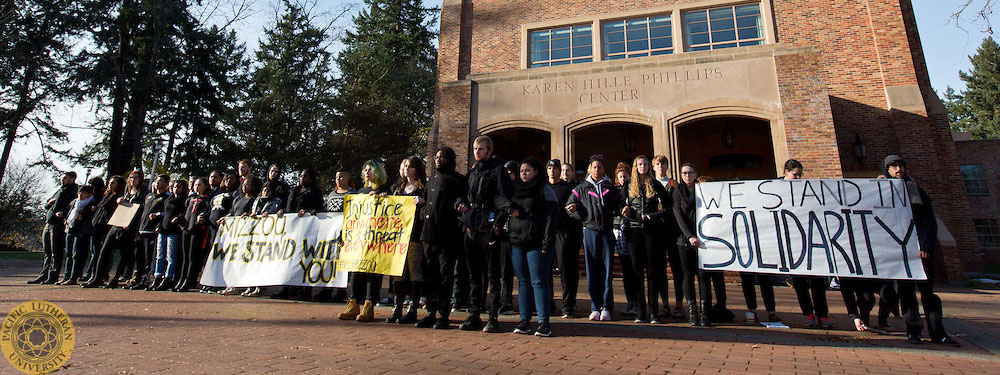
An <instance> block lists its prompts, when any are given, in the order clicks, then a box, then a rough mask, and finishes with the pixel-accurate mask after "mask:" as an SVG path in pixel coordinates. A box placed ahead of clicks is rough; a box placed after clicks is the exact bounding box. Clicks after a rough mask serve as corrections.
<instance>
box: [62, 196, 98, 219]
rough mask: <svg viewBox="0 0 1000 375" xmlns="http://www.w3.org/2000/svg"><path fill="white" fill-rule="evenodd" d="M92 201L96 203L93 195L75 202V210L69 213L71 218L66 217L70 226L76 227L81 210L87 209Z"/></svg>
mask: <svg viewBox="0 0 1000 375" xmlns="http://www.w3.org/2000/svg"><path fill="white" fill-rule="evenodd" d="M92 201H94V196H93V195H91V196H89V197H87V199H84V200H82V201H81V200H80V199H79V198H77V199H76V200H74V201H73V202H76V205H74V206H73V209H72V210H70V211H69V216H67V217H66V222H67V223H69V226H71V227H72V226H74V225H73V224H74V223H76V217H77V216H80V210H83V209H84V207H87V205H88V204H90V202H92Z"/></svg>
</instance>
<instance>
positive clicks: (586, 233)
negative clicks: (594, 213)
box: [583, 228, 615, 311]
mask: <svg viewBox="0 0 1000 375" xmlns="http://www.w3.org/2000/svg"><path fill="white" fill-rule="evenodd" d="M613 237H614V236H613V235H612V234H611V231H610V230H608V231H603V232H598V231H594V230H590V229H586V228H584V229H583V251H584V260H585V261H586V264H587V290H588V291H589V292H590V311H600V309H601V308H605V309H607V310H608V311H612V310H614V307H615V300H614V296H613V295H612V290H611V266H612V264H613V263H612V261H613V259H612V258H611V257H612V255H613V254H614V251H615V240H614V238H613Z"/></svg>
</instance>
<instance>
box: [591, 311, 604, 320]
mask: <svg viewBox="0 0 1000 375" xmlns="http://www.w3.org/2000/svg"><path fill="white" fill-rule="evenodd" d="M590 320H601V312H600V311H592V312H591V313H590Z"/></svg>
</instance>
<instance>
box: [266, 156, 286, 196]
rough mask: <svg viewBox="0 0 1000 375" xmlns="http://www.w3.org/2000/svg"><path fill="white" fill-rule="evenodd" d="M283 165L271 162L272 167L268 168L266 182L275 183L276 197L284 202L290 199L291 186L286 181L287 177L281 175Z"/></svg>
mask: <svg viewBox="0 0 1000 375" xmlns="http://www.w3.org/2000/svg"><path fill="white" fill-rule="evenodd" d="M281 172H283V171H282V170H281V167H279V166H278V165H277V164H271V167H269V168H268V169H267V181H266V182H264V184H265V185H266V184H273V185H272V186H273V187H274V197H275V198H278V199H281V201H282V202H287V201H288V195H289V194H290V193H291V190H292V188H291V186H289V185H288V183H287V182H285V179H284V178H282V177H281Z"/></svg>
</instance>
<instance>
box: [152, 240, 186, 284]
mask: <svg viewBox="0 0 1000 375" xmlns="http://www.w3.org/2000/svg"><path fill="white" fill-rule="evenodd" d="M180 251H181V235H179V234H157V235H156V270H155V271H154V273H153V276H155V277H160V276H163V277H166V278H168V279H172V278H174V274H175V271H174V270H175V269H176V268H177V253H178V252H180Z"/></svg>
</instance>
